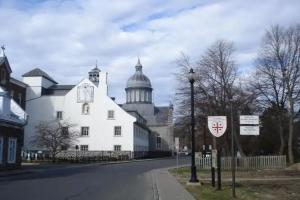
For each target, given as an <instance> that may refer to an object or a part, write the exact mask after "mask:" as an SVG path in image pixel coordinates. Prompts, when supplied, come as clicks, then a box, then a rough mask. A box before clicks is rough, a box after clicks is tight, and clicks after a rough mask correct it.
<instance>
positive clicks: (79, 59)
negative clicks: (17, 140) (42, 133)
mask: <svg viewBox="0 0 300 200" xmlns="http://www.w3.org/2000/svg"><path fill="white" fill-rule="evenodd" d="M299 10H300V1H299V0H263V1H262V0H251V1H244V0H228V1H227V0H220V1H217V0H184V1H183V0H164V1H162V0H110V1H104V0H26V1H25V0H0V27H1V28H0V44H5V46H6V55H7V56H8V59H9V61H10V64H11V67H12V68H13V76H14V77H16V78H21V75H22V74H24V73H25V72H27V71H29V70H31V69H33V68H35V67H40V68H41V69H43V70H45V71H46V72H47V73H48V74H50V75H51V76H52V77H53V78H54V79H55V80H56V81H58V82H59V83H60V84H76V83H77V82H78V81H80V80H81V79H82V78H83V77H84V76H87V72H88V71H89V70H90V69H91V68H93V67H94V66H95V62H96V60H98V63H99V65H100V68H101V70H103V71H106V72H108V73H109V95H110V96H115V97H116V98H117V102H118V103H122V102H124V101H125V98H124V97H125V91H124V87H125V85H126V81H127V79H128V78H129V76H130V75H131V74H133V73H134V66H135V64H136V62H137V57H138V56H140V58H141V61H142V64H143V70H144V73H145V74H146V75H147V76H148V77H149V78H150V79H151V81H152V85H153V88H154V100H155V103H156V104H157V105H164V104H168V103H169V101H170V100H172V99H173V96H174V93H175V87H176V82H175V78H174V75H173V74H174V73H175V72H176V71H178V67H177V66H176V64H175V60H176V59H177V58H179V56H180V52H185V53H186V54H187V55H189V56H190V57H191V58H192V59H195V60H196V59H197V57H199V55H201V54H202V53H203V51H204V50H205V49H206V48H207V47H208V46H209V45H211V44H212V43H213V42H214V41H215V40H217V39H226V40H230V41H233V42H234V44H235V49H236V54H235V58H236V60H237V63H238V64H239V67H240V69H241V71H242V72H248V71H249V70H250V71H251V68H252V67H253V60H254V59H255V56H256V53H257V49H258V48H259V44H260V41H261V38H262V36H263V34H264V32H265V29H266V28H269V27H270V26H271V25H273V24H280V25H284V26H288V25H291V24H294V23H299V19H300V12H299ZM0 55H1V54H0Z"/></svg>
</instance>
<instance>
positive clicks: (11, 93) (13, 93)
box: [10, 90, 15, 99]
mask: <svg viewBox="0 0 300 200" xmlns="http://www.w3.org/2000/svg"><path fill="white" fill-rule="evenodd" d="M14 95H15V91H13V90H11V91H10V98H12V99H13V98H14Z"/></svg>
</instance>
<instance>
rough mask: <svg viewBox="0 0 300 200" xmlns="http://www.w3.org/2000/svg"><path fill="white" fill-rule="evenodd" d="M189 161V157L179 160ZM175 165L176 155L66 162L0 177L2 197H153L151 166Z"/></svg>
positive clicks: (127, 199)
mask: <svg viewBox="0 0 300 200" xmlns="http://www.w3.org/2000/svg"><path fill="white" fill-rule="evenodd" d="M187 163H189V159H188V158H183V159H181V160H180V164H187ZM171 166H176V159H157V160H151V161H139V162H130V163H123V164H113V165H99V164H91V165H80V164H79V165H71V166H70V165H67V166H61V167H46V168H42V169H35V170H33V171H32V172H30V173H24V174H19V175H14V176H6V177H1V178H0V199H1V200H81V199H82V200H83V199H84V200H94V199H95V200H119V199H120V200H153V199H154V195H155V194H154V193H155V189H154V186H153V177H152V173H151V170H153V169H158V168H164V167H171Z"/></svg>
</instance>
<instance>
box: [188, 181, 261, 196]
mask: <svg viewBox="0 0 300 200" xmlns="http://www.w3.org/2000/svg"><path fill="white" fill-rule="evenodd" d="M183 185H184V183H183ZM184 186H185V188H186V189H187V191H189V192H190V193H191V194H192V195H193V196H194V197H195V198H196V199H201V200H229V199H232V190H231V186H228V185H226V186H223V188H222V190H220V191H219V190H216V188H214V187H212V186H211V185H210V184H208V183H204V184H202V185H201V186H187V185H184ZM236 196H237V198H236V199H239V200H256V199H259V198H258V197H257V196H255V194H253V193H252V192H251V191H250V190H248V189H247V188H244V187H237V188H236Z"/></svg>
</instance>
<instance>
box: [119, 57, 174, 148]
mask: <svg viewBox="0 0 300 200" xmlns="http://www.w3.org/2000/svg"><path fill="white" fill-rule="evenodd" d="M125 91H126V103H125V104H123V105H122V107H123V108H124V109H125V110H127V111H135V112H137V113H139V114H140V115H141V116H142V117H143V118H145V120H146V125H147V127H148V128H149V129H150V131H151V134H150V137H149V147H150V151H173V150H174V134H173V106H172V105H168V106H155V104H154V102H153V101H152V91H153V88H152V85H151V81H150V79H149V78H148V77H147V76H146V75H145V74H144V73H143V66H142V65H141V62H140V59H138V62H137V64H136V66H135V73H134V74H133V75H132V76H131V77H130V78H129V79H128V81H127V85H126V88H125Z"/></svg>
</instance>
